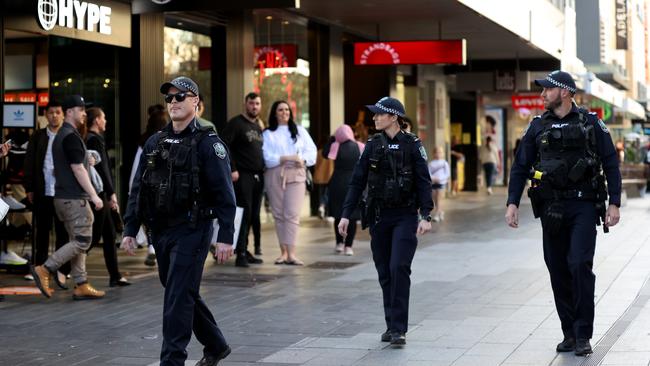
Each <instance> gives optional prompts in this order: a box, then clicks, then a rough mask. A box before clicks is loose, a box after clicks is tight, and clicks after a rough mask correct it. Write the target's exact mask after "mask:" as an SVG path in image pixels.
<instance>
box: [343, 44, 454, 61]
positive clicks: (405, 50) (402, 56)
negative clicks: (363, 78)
mask: <svg viewBox="0 0 650 366" xmlns="http://www.w3.org/2000/svg"><path fill="white" fill-rule="evenodd" d="M466 51H467V47H466V42H465V40H464V39H462V40H455V41H414V42H357V43H355V44H354V64H355V65H418V64H456V65H465V63H466V60H467V52H466Z"/></svg>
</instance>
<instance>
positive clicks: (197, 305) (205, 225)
mask: <svg viewBox="0 0 650 366" xmlns="http://www.w3.org/2000/svg"><path fill="white" fill-rule="evenodd" d="M152 239H153V240H152V241H153V246H154V248H155V250H156V260H157V261H158V275H159V277H160V282H161V283H162V285H163V287H164V288H165V303H164V307H163V344H162V351H161V353H160V365H161V366H183V365H184V364H185V360H186V359H187V351H186V347H187V344H188V343H189V342H190V338H191V337H192V332H194V335H195V336H196V339H197V340H198V341H199V342H200V343H201V344H202V345H203V347H204V348H203V353H204V354H205V355H213V356H217V355H219V354H220V353H221V352H223V351H224V350H225V349H226V347H227V346H228V345H227V343H226V340H225V338H224V336H223V334H222V333H221V330H219V327H218V326H217V322H216V321H215V320H214V317H213V316H212V313H211V312H210V309H209V308H208V306H207V305H206V304H205V302H203V299H201V296H200V295H199V288H200V286H201V276H202V275H203V264H204V263H205V258H206V257H207V255H208V249H209V247H210V241H211V240H212V221H206V220H204V221H201V222H199V223H198V225H197V227H196V228H190V227H189V225H180V226H175V227H173V228H169V229H166V230H164V231H162V232H160V233H153V236H152Z"/></svg>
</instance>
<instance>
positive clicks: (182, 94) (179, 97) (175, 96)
mask: <svg viewBox="0 0 650 366" xmlns="http://www.w3.org/2000/svg"><path fill="white" fill-rule="evenodd" d="M195 96H196V95H194V94H190V93H186V92H180V93H176V94H167V95H165V102H167V103H171V102H172V101H173V100H174V99H176V101H177V102H182V101H184V100H185V98H187V97H195Z"/></svg>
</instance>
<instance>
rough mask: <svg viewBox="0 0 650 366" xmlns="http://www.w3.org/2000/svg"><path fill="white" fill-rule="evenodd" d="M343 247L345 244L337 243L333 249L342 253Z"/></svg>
mask: <svg viewBox="0 0 650 366" xmlns="http://www.w3.org/2000/svg"><path fill="white" fill-rule="evenodd" d="M343 248H345V244H343V243H338V244H336V248H334V251H335V252H337V253H343Z"/></svg>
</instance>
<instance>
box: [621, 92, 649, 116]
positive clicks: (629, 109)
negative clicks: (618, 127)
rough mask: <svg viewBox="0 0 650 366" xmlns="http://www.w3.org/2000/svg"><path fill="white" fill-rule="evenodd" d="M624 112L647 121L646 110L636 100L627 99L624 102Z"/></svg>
mask: <svg viewBox="0 0 650 366" xmlns="http://www.w3.org/2000/svg"><path fill="white" fill-rule="evenodd" d="M623 111H624V112H625V113H628V114H630V115H631V117H635V118H638V119H645V108H643V106H642V105H641V103H639V102H637V101H636V100H634V99H632V98H630V97H625V100H624V101H623Z"/></svg>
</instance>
